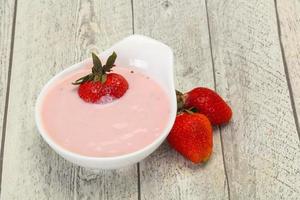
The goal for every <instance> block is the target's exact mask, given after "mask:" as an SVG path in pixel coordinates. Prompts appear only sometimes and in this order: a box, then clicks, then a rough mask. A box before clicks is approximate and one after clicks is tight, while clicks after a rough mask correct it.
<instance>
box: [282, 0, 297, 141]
mask: <svg viewBox="0 0 300 200" xmlns="http://www.w3.org/2000/svg"><path fill="white" fill-rule="evenodd" d="M277 13H278V17H279V24H280V32H281V38H280V39H281V42H282V47H283V53H284V56H285V61H286V67H287V69H288V74H289V79H290V82H291V88H292V93H293V97H294V105H295V110H296V115H297V121H298V134H300V133H299V132H300V130H299V124H300V121H299V116H300V92H299V91H300V1H297V0H291V1H282V0H280V1H277ZM299 137H300V135H299Z"/></svg>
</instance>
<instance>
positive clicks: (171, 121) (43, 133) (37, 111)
mask: <svg viewBox="0 0 300 200" xmlns="http://www.w3.org/2000/svg"><path fill="white" fill-rule="evenodd" d="M134 36H137V37H140V38H142V39H147V40H152V41H155V42H158V43H160V44H162V45H164V46H166V47H167V48H169V50H170V52H171V63H172V69H171V72H172V76H171V82H172V84H171V86H172V88H171V89H172V90H173V91H170V93H171V94H172V95H169V94H167V96H168V98H169V100H170V104H171V105H170V108H171V111H170V116H169V120H168V123H167V125H166V127H165V128H164V130H163V132H162V133H161V134H160V135H159V137H157V138H156V139H155V140H153V141H152V142H151V143H150V144H148V145H146V146H144V147H143V148H141V149H138V150H136V151H133V152H130V153H127V154H122V155H117V156H107V157H106V156H86V155H82V154H79V153H76V152H73V151H70V150H68V149H66V148H64V147H62V146H61V145H59V144H57V143H56V142H55V141H54V140H53V139H52V138H51V136H50V135H49V134H48V133H47V131H46V130H45V129H44V127H43V125H42V120H41V105H42V101H43V99H44V97H45V94H46V92H47V91H48V90H49V88H51V86H52V84H53V83H54V82H55V81H57V80H59V79H60V78H61V77H62V76H64V75H67V74H69V73H71V72H73V71H75V70H77V69H79V68H81V67H82V66H84V65H85V64H86V63H87V62H89V61H90V60H91V59H90V58H87V59H85V60H83V61H81V62H78V63H76V64H73V65H71V66H69V67H67V68H65V69H63V70H62V71H60V72H59V73H57V74H56V75H54V76H53V77H52V78H51V79H50V80H49V81H48V82H47V83H46V84H45V85H44V86H43V88H42V90H41V91H40V93H39V95H38V98H37V100H36V104H35V123H36V126H37V128H38V132H39V134H40V135H41V136H42V138H43V139H44V140H45V141H46V143H47V144H48V145H49V146H50V147H51V148H52V149H53V150H54V151H56V152H57V153H58V154H60V153H62V154H63V155H66V156H68V157H72V158H75V159H76V160H89V161H113V160H123V159H128V158H131V157H136V156H138V155H141V154H143V153H145V152H148V151H149V150H151V149H152V148H154V147H155V146H156V145H160V144H159V143H161V142H162V141H163V140H164V139H165V138H166V137H167V136H168V134H169V131H170V130H171V128H172V126H173V124H174V121H175V117H176V106H177V105H176V95H175V86H174V72H173V67H174V56H173V51H172V49H171V48H170V47H169V46H167V45H165V44H164V43H162V42H159V41H157V40H154V39H152V38H149V37H146V36H142V35H131V36H129V37H126V38H124V39H123V40H126V39H129V38H131V37H134ZM123 40H121V41H120V42H122V41H123ZM118 43H119V42H117V43H116V44H118ZM114 46H115V45H113V46H112V47H111V48H109V49H107V50H105V51H103V52H101V53H100V54H104V53H105V52H107V51H111V50H112V49H113V47H114ZM172 96H173V97H172ZM174 104H175V105H174ZM174 106H175V108H173V109H172V107H174ZM156 148H157V147H156ZM156 148H154V149H156ZM151 153H152V152H151Z"/></svg>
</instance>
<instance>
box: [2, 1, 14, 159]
mask: <svg viewBox="0 0 300 200" xmlns="http://www.w3.org/2000/svg"><path fill="white" fill-rule="evenodd" d="M14 3H15V1H14V0H0V149H1V141H2V129H3V127H2V125H3V119H4V109H5V108H4V107H5V98H6V89H7V78H8V68H9V58H10V47H11V36H12V34H11V33H12V24H13V16H14ZM0 159H1V158H0Z"/></svg>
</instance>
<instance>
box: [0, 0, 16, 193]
mask: <svg viewBox="0 0 300 200" xmlns="http://www.w3.org/2000/svg"><path fill="white" fill-rule="evenodd" d="M17 2H18V1H17V0H15V4H14V10H13V12H14V14H13V21H12V28H11V40H10V52H9V61H8V75H7V85H6V94H5V107H4V116H3V126H2V140H1V150H0V193H1V185H2V169H3V158H4V144H5V134H6V124H7V112H8V101H9V89H10V80H11V68H12V61H13V52H14V40H15V26H16V18H17Z"/></svg>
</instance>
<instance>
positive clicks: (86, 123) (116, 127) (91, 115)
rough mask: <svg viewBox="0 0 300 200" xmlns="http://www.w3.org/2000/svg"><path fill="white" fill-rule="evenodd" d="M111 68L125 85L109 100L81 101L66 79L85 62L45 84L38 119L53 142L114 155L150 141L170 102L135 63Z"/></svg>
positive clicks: (77, 74) (162, 126)
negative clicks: (46, 88)
mask: <svg viewBox="0 0 300 200" xmlns="http://www.w3.org/2000/svg"><path fill="white" fill-rule="evenodd" d="M113 70H114V72H116V73H119V74H121V75H123V76H124V77H125V78H126V79H127V81H128V84H129V89H128V90H127V92H126V93H125V95H124V96H123V97H121V98H120V99H117V100H114V101H113V102H111V103H106V104H91V103H86V102H84V101H83V100H82V99H81V98H80V97H79V96H78V94H77V88H78V86H74V85H72V84H71V83H72V82H74V81H75V80H77V79H78V78H80V77H82V76H83V75H86V74H88V73H89V72H90V68H84V69H80V70H78V71H76V72H73V73H72V74H69V75H67V76H65V77H64V78H63V79H61V80H59V81H58V82H56V83H55V84H54V85H52V86H51V88H50V89H49V90H48V92H47V94H46V95H45V98H44V99H43V101H42V106H41V119H42V120H41V121H42V126H43V127H44V129H45V130H46V132H47V133H48V134H49V136H50V137H51V138H52V139H53V140H54V141H55V142H56V143H57V144H58V145H60V146H62V147H63V148H65V149H67V150H69V151H71V152H75V153H78V154H81V155H85V156H92V157H108V156H120V155H124V154H128V153H132V152H134V151H137V150H140V149H142V148H144V147H146V146H147V145H149V144H151V143H152V142H153V141H154V140H155V139H156V138H158V137H159V136H160V134H161V133H162V132H163V130H164V129H165V128H166V126H167V123H168V119H169V117H170V102H169V99H168V97H167V94H166V93H165V91H164V89H163V88H162V87H161V86H160V85H159V84H158V83H157V82H156V81H154V80H153V79H152V78H150V77H148V76H146V75H145V74H143V73H141V72H140V71H138V70H136V69H132V68H130V69H129V68H121V67H115V68H114V69H113ZM132 70H133V71H134V73H132V72H131V71H132Z"/></svg>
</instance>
